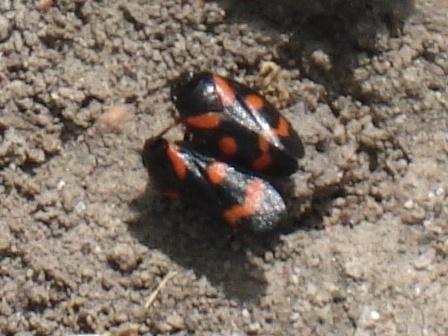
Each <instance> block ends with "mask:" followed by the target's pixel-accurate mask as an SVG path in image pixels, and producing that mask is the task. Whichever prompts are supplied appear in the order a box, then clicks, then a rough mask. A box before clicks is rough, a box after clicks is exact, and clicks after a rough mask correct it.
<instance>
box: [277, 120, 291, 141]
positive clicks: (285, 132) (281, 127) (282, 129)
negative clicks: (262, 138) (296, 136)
mask: <svg viewBox="0 0 448 336" xmlns="http://www.w3.org/2000/svg"><path fill="white" fill-rule="evenodd" d="M274 132H275V134H277V135H278V136H281V137H287V136H289V125H288V122H287V121H286V119H285V118H283V117H282V116H280V118H279V119H278V125H277V128H275V130H274Z"/></svg>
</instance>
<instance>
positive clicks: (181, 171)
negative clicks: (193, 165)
mask: <svg viewBox="0 0 448 336" xmlns="http://www.w3.org/2000/svg"><path fill="white" fill-rule="evenodd" d="M166 154H167V155H168V157H169V159H170V161H171V165H172V166H173V170H174V173H175V174H176V176H177V177H178V178H179V179H181V180H183V179H185V177H186V176H187V166H186V165H185V162H184V160H183V158H182V154H180V153H179V152H178V150H177V148H176V147H175V146H168V148H167V149H166Z"/></svg>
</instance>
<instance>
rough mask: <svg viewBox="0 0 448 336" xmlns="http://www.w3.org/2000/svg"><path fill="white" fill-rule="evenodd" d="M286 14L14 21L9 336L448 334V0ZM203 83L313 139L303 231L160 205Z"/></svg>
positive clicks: (220, 12)
mask: <svg viewBox="0 0 448 336" xmlns="http://www.w3.org/2000/svg"><path fill="white" fill-rule="evenodd" d="M271 3H272V2H268V1H259V2H257V3H256V4H255V2H254V1H244V2H239V1H231V0H227V1H220V2H214V1H210V2H205V3H204V2H202V1H199V0H191V1H181V0H168V1H167V0H152V1H143V0H140V1H139V0H131V1H119V0H110V1H87V0H75V1H72V0H70V1H69V0H60V1H57V2H55V3H53V4H52V3H51V1H25V0H2V1H1V2H0V89H1V91H0V92H1V95H0V107H1V109H0V192H1V199H0V228H1V230H0V334H1V335H62V334H65V335H67V334H87V333H98V334H102V333H108V332H111V333H113V334H116V335H132V334H142V335H151V334H152V335H168V334H174V335H191V334H195V335H235V336H236V335H246V334H250V335H356V336H364V335H446V334H447V330H448V263H447V256H448V206H447V199H448V132H447V129H448V116H447V110H448V92H447V87H448V85H447V84H448V80H447V78H448V77H447V76H448V14H447V13H448V1H446V0H432V1H423V0H421V1H417V3H416V6H415V7H416V8H415V11H414V13H413V14H412V15H410V14H411V11H410V10H409V9H410V8H411V5H410V4H409V3H408V1H404V0H401V1H398V0H397V1H380V0H377V1H366V2H363V1H358V2H352V1H346V0H344V1H342V0H339V1H330V0H326V1H315V2H314V4H313V5H309V4H307V3H310V2H306V1H279V2H274V4H271ZM193 69H195V70H198V69H203V70H213V71H216V72H219V73H221V74H223V75H228V76H231V77H233V78H235V79H238V80H240V81H242V82H245V83H247V84H250V85H253V86H256V87H258V88H259V89H260V90H261V91H263V92H264V93H265V94H266V95H267V96H268V97H269V99H271V100H272V101H273V102H274V103H275V104H276V105H278V106H279V107H280V108H282V111H284V113H285V115H287V116H288V117H289V118H290V119H291V121H292V122H293V124H294V127H295V128H296V129H297V130H298V131H299V133H300V134H301V136H302V139H303V141H304V143H305V145H306V157H305V158H304V159H303V160H302V161H301V162H300V164H301V169H300V171H299V172H298V173H297V174H295V175H294V176H292V178H291V181H289V182H288V183H285V186H284V187H283V191H282V192H283V193H284V194H285V198H286V199H287V202H288V208H289V213H290V218H289V220H288V223H287V225H288V227H289V232H288V233H285V234H281V235H279V236H277V237H268V238H263V239H261V238H256V237H251V236H240V237H236V238H234V239H231V240H229V239H228V238H227V237H226V235H225V234H223V232H221V231H220V229H219V227H218V229H217V226H216V225H215V223H214V222H213V220H211V219H210V218H208V217H206V216H204V214H203V213H202V212H201V211H198V210H194V209H188V208H187V207H185V206H183V205H179V204H174V203H170V202H167V201H166V200H162V199H161V198H159V196H158V195H157V193H156V192H155V191H154V190H153V188H152V184H151V181H148V177H147V174H146V172H145V170H144V167H143V165H142V162H141V158H140V150H141V149H142V146H143V143H144V140H145V139H146V138H148V137H149V136H151V135H154V134H156V133H157V132H158V131H160V130H161V129H162V128H163V127H164V126H166V125H167V124H168V123H169V122H170V120H171V115H172V113H173V112H174V108H173V105H172V104H171V102H170V100H169V82H170V81H171V80H172V79H174V78H175V77H176V76H178V74H179V73H181V72H183V71H185V70H193ZM170 136H171V137H173V138H175V137H176V136H177V135H176V134H175V133H174V134H171V135H170Z"/></svg>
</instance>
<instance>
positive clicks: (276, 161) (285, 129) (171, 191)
mask: <svg viewBox="0 0 448 336" xmlns="http://www.w3.org/2000/svg"><path fill="white" fill-rule="evenodd" d="M171 89H172V92H171V95H172V100H173V102H174V103H175V105H176V107H177V110H178V112H179V117H178V118H177V119H176V122H175V124H174V125H172V126H170V127H168V128H167V129H165V130H164V131H162V132H161V133H160V134H159V135H157V136H156V137H153V138H150V139H148V140H147V141H146V143H145V147H144V150H143V154H142V155H143V163H144V165H145V166H146V168H147V170H148V173H149V175H150V176H151V177H152V178H153V180H154V183H155V185H156V186H157V188H158V189H159V190H160V192H161V193H162V194H163V195H166V196H169V197H173V198H179V199H181V200H183V201H185V202H187V203H190V204H195V205H197V206H200V207H205V208H206V209H208V211H209V212H211V213H212V214H214V215H217V216H218V217H219V218H220V219H221V220H223V221H224V222H225V223H226V224H227V225H228V226H229V228H230V229H231V230H232V231H237V230H240V229H246V228H247V229H250V230H253V231H257V232H266V231H271V230H273V229H274V228H275V227H276V226H277V225H278V223H279V222H280V221H281V220H282V219H283V218H284V217H285V215H286V206H285V203H284V201H283V199H282V197H281V196H280V194H279V193H278V192H277V190H276V189H275V188H274V187H273V186H272V185H271V183H269V182H268V180H269V178H271V177H281V176H289V175H291V174H292V173H294V172H295V171H297V169H298V165H297V159H299V158H301V157H303V155H304V149H303V145H302V142H301V141H300V138H299V136H298V135H297V133H296V131H295V130H294V129H293V128H292V126H291V124H290V122H289V121H288V120H286V119H285V118H284V117H283V116H282V115H281V114H280V113H279V112H278V111H277V110H276V109H275V108H274V107H273V106H272V105H271V104H270V103H269V102H267V101H266V100H265V99H264V98H263V97H262V96H260V95H259V94H257V93H256V92H255V91H254V90H252V89H251V88H249V87H247V86H245V85H243V84H240V83H238V82H235V81H232V80H230V79H226V78H224V77H221V76H219V75H216V74H213V73H208V72H203V73H198V74H196V75H193V74H188V75H184V76H182V77H181V78H180V79H179V80H177V81H176V83H175V84H174V85H173V86H172V88H171ZM179 123H182V124H183V125H184V126H185V128H186V131H185V138H184V140H183V141H178V142H175V143H169V142H168V141H166V140H165V139H164V138H163V134H164V133H165V132H166V131H167V130H169V129H171V128H172V127H174V126H175V125H177V124H179Z"/></svg>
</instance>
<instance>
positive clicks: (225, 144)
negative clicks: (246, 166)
mask: <svg viewBox="0 0 448 336" xmlns="http://www.w3.org/2000/svg"><path fill="white" fill-rule="evenodd" d="M218 146H219V150H220V151H221V153H223V154H224V155H225V156H228V157H230V156H233V155H235V154H236V152H237V151H238V144H237V143H236V141H235V138H233V137H230V136H225V137H222V138H221V139H219V143H218Z"/></svg>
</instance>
